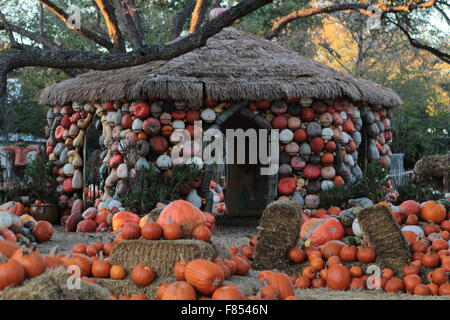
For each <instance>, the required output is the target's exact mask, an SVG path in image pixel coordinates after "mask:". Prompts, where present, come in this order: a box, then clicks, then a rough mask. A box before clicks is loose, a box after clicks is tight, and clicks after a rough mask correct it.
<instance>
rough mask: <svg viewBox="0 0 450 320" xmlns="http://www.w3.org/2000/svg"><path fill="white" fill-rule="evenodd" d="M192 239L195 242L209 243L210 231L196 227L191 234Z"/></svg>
mask: <svg viewBox="0 0 450 320" xmlns="http://www.w3.org/2000/svg"><path fill="white" fill-rule="evenodd" d="M192 237H193V238H194V239H196V240H201V241H205V242H211V231H210V229H208V228H207V227H206V226H198V227H197V228H195V229H194V231H193V232H192Z"/></svg>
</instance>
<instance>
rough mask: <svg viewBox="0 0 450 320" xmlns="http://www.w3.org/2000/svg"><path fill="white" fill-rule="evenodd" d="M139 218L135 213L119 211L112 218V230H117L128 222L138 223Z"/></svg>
mask: <svg viewBox="0 0 450 320" xmlns="http://www.w3.org/2000/svg"><path fill="white" fill-rule="evenodd" d="M140 220H141V219H140V218H139V216H138V215H137V214H135V213H133V212H130V211H119V212H117V213H116V214H115V215H114V216H113V218H112V227H113V231H114V232H117V231H119V230H120V228H122V226H124V225H125V224H126V223H128V222H134V223H137V224H139V222H140Z"/></svg>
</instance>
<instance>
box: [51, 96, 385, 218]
mask: <svg viewBox="0 0 450 320" xmlns="http://www.w3.org/2000/svg"><path fill="white" fill-rule="evenodd" d="M232 104H233V102H231V101H214V100H210V99H206V100H205V101H204V102H203V105H191V104H189V103H187V102H185V101H164V100H161V99H157V98H156V97H148V99H147V100H142V101H128V100H127V99H121V100H120V101H104V102H101V103H100V102H93V103H85V104H81V103H79V102H73V103H72V104H68V105H65V106H55V107H52V108H50V109H49V111H48V114H47V120H48V125H49V128H50V129H49V136H50V137H49V139H48V141H47V154H48V157H49V159H50V160H52V161H54V164H55V169H54V171H53V172H54V175H55V178H56V180H57V182H58V187H57V191H58V192H59V193H60V194H61V196H60V201H59V202H60V204H61V205H62V206H63V207H68V208H69V209H71V208H72V204H73V202H74V200H75V201H76V200H77V199H80V198H81V193H82V192H83V186H84V183H83V175H82V168H83V165H84V162H83V158H82V156H81V155H82V152H81V151H82V150H83V149H82V148H83V143H84V141H85V139H84V137H85V134H86V130H87V128H88V126H89V125H91V123H92V122H93V121H95V123H94V125H95V126H96V127H98V128H101V129H102V135H101V137H100V141H99V142H100V145H101V147H102V153H101V156H100V158H101V160H102V165H101V167H100V169H99V171H100V172H99V173H100V176H101V179H102V182H101V189H102V190H101V191H99V190H94V189H92V188H88V189H87V191H86V192H87V196H88V198H90V199H94V198H95V197H98V196H101V197H102V200H103V201H106V200H107V199H108V198H109V197H111V195H113V196H112V197H113V198H114V199H119V198H120V197H121V196H123V195H125V194H126V193H127V191H128V190H129V188H130V186H129V185H128V184H129V183H128V181H129V180H128V179H129V178H130V177H131V178H132V179H133V178H136V176H137V173H138V172H140V171H143V170H145V169H148V168H150V167H153V168H154V169H156V170H160V171H162V172H164V174H166V175H167V176H170V175H171V168H172V166H173V165H176V164H177V162H176V161H175V163H174V159H172V158H171V157H170V155H171V153H172V151H173V148H174V146H176V145H178V144H179V143H180V142H182V141H185V139H186V138H187V137H197V136H198V135H200V134H202V132H203V131H205V130H207V129H208V128H209V127H210V126H211V125H212V124H213V123H214V122H215V121H216V119H217V117H219V116H222V118H223V116H225V115H224V114H223V113H224V112H225V111H226V110H227V108H229V107H230V106H231V105H232ZM246 111H247V113H249V114H250V115H251V117H252V118H254V119H255V121H257V122H258V123H261V124H262V127H267V128H270V127H271V128H274V129H279V130H280V138H279V139H280V166H279V172H278V175H279V182H278V195H279V196H281V197H289V198H293V199H294V200H296V201H298V202H299V203H301V204H302V205H303V204H304V205H305V206H306V207H307V208H311V209H315V208H318V207H319V198H318V195H317V194H318V193H319V192H320V191H321V190H326V189H328V188H330V187H331V186H333V185H342V184H343V183H345V182H347V181H351V180H353V179H355V178H357V177H358V176H360V175H361V169H360V168H359V166H358V164H357V159H358V152H357V148H358V146H359V145H360V143H361V134H360V130H361V128H362V126H363V125H364V126H366V127H367V132H368V136H369V140H368V144H369V154H368V158H369V160H373V161H379V162H380V163H381V164H383V165H389V163H390V156H391V151H390V149H389V146H388V143H389V142H390V141H391V140H392V133H391V132H390V131H389V130H390V126H391V125H390V120H389V119H390V118H391V116H392V112H391V110H390V109H387V108H384V107H382V106H368V105H363V104H356V103H352V102H350V101H349V100H346V99H338V100H335V101H322V100H314V99H311V98H307V97H302V98H296V99H293V98H292V99H284V100H274V101H266V100H261V101H253V102H250V103H249V104H248V106H247V110H246ZM95 119H97V120H95ZM222 120H224V119H222ZM225 120H226V119H225ZM196 121H202V124H201V127H200V126H196V125H195V122H196ZM184 147H185V148H184V150H183V151H184V155H190V156H192V157H191V158H190V159H189V160H188V161H187V163H188V164H189V163H190V164H194V165H196V166H197V167H198V168H200V169H202V168H203V161H202V159H201V157H199V156H198V153H197V152H199V151H200V148H201V146H200V145H199V144H198V142H193V144H192V145H191V146H190V147H189V146H187V144H186V145H185V146H184ZM200 184H201V179H199V181H198V182H196V183H194V184H192V185H190V186H187V187H186V186H185V187H183V188H181V190H180V191H181V193H182V196H183V197H186V199H187V200H188V201H190V202H191V203H193V204H195V205H196V206H198V207H200V206H201V204H202V201H201V198H200V197H199V195H198V193H197V189H198V188H199V187H200ZM72 211H73V210H72ZM75 211H79V210H75ZM72 213H73V212H72ZM77 213H79V214H81V212H77Z"/></svg>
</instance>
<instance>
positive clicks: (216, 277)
mask: <svg viewBox="0 0 450 320" xmlns="http://www.w3.org/2000/svg"><path fill="white" fill-rule="evenodd" d="M184 276H185V278H186V281H187V282H189V283H190V284H191V285H193V286H194V287H195V289H197V291H198V292H200V293H202V294H212V293H213V292H214V291H215V290H216V289H217V288H219V287H220V286H221V285H222V283H223V281H224V275H223V272H222V269H221V268H220V267H219V266H218V265H217V264H215V263H213V262H211V261H208V260H203V259H196V260H192V261H191V262H189V263H188V264H187V265H186V268H185V270H184Z"/></svg>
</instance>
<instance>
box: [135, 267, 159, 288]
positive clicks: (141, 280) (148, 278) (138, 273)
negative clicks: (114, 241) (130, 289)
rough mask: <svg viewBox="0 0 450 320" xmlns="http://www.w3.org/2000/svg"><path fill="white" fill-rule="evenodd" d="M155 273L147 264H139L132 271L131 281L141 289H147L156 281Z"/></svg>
mask: <svg viewBox="0 0 450 320" xmlns="http://www.w3.org/2000/svg"><path fill="white" fill-rule="evenodd" d="M155 275H156V273H155V271H154V270H153V268H152V267H150V266H148V265H146V264H138V265H136V266H135V267H134V268H133V270H131V280H132V281H133V282H134V283H135V284H136V285H138V286H140V287H146V286H148V285H149V284H151V283H152V282H153V279H155Z"/></svg>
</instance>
